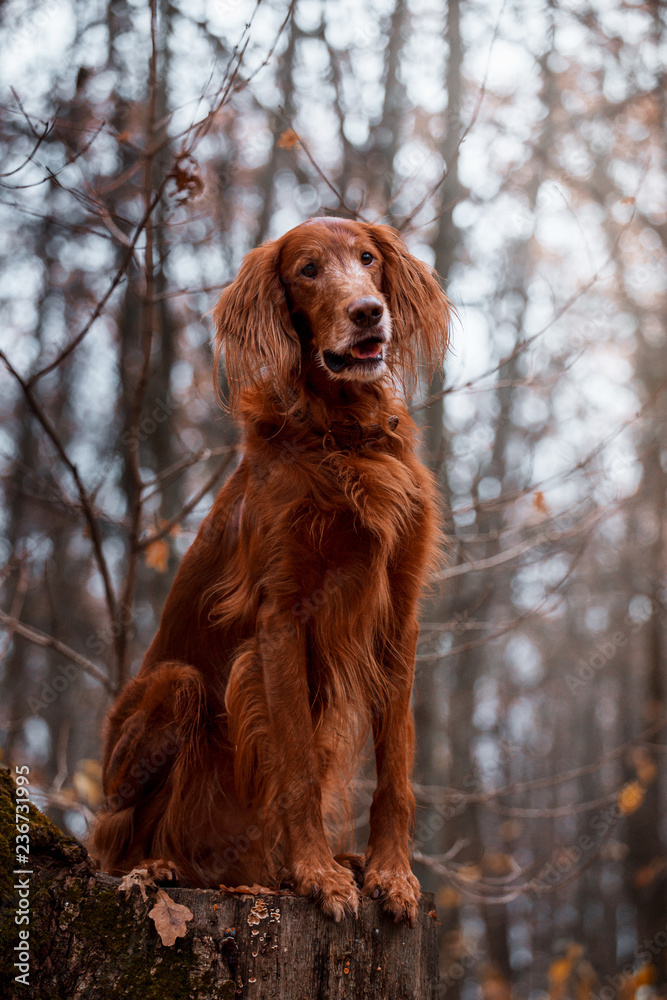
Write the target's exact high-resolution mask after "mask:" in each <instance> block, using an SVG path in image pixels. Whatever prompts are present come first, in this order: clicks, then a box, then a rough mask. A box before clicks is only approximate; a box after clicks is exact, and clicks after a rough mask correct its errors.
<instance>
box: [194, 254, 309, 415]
mask: <svg viewBox="0 0 667 1000" xmlns="http://www.w3.org/2000/svg"><path fill="white" fill-rule="evenodd" d="M213 318H214V321H215V329H216V334H215V339H216V349H215V368H214V371H215V372H216V378H217V372H218V366H219V360H220V355H221V353H222V351H223V350H224V354H225V368H226V371H227V381H228V383H229V400H230V407H231V406H233V404H234V401H235V400H236V399H237V398H238V394H239V392H240V391H241V390H243V389H244V388H247V387H251V386H253V385H260V384H262V385H266V383H267V382H270V383H271V384H272V385H273V386H274V388H275V390H276V392H277V393H278V394H279V396H280V397H281V398H285V397H286V396H287V395H288V392H287V388H288V386H289V385H290V383H291V382H292V381H293V379H294V376H295V375H296V374H297V373H298V371H299V367H300V364H301V346H300V343H299V338H298V336H297V333H296V331H295V329H294V327H293V326H292V321H291V319H290V315H289V310H288V308H287V303H286V301H285V293H284V290H283V287H282V285H281V283H280V277H279V274H278V246H277V243H276V242H275V241H273V242H268V243H263V244H262V245H261V246H260V247H257V248H256V249H255V250H251V251H250V253H249V254H247V255H246V256H245V257H244V259H243V263H242V264H241V267H240V270H239V273H238V275H237V276H236V278H235V280H234V281H233V282H232V284H231V285H229V286H228V287H227V288H225V290H224V291H223V293H222V295H221V296H220V299H219V301H218V304H217V305H216V307H215V309H214V310H213Z"/></svg>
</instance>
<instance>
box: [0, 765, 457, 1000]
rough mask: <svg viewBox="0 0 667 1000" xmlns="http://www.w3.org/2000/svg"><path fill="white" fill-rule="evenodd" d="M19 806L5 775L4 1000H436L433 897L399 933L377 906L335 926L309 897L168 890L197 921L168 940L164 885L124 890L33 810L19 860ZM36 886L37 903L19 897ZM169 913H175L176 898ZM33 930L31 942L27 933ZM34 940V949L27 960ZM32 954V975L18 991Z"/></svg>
mask: <svg viewBox="0 0 667 1000" xmlns="http://www.w3.org/2000/svg"><path fill="white" fill-rule="evenodd" d="M15 803H16V789H15V787H14V785H13V782H12V779H11V777H10V774H9V772H8V771H7V770H2V771H0V866H1V867H0V893H1V900H2V918H1V924H0V945H1V947H0V993H1V995H2V996H3V997H8V998H12V1000H13V998H26V1000H27V998H28V997H30V998H31V1000H32V998H34V1000H111V998H113V1000H120V998H123V997H128V998H132V1000H209V998H210V1000H214V998H215V1000H234V998H243V1000H312V998H317V1000H343V998H346V1000H435V997H436V993H437V960H436V921H435V912H434V909H433V899H432V896H431V895H430V894H425V895H424V898H423V899H422V905H421V908H420V912H419V917H418V919H417V921H416V923H415V927H414V928H413V929H410V928H409V927H408V926H406V925H405V924H394V923H393V921H392V920H390V919H389V918H388V917H386V916H384V915H383V914H382V913H381V910H380V907H379V905H378V904H377V903H374V902H373V901H372V900H368V899H364V900H363V901H362V904H361V907H360V913H359V917H358V919H356V920H355V919H353V918H348V919H346V920H345V921H343V922H342V923H341V924H335V923H333V922H332V921H331V920H329V919H327V918H326V917H324V916H323V915H322V913H321V912H320V911H319V910H318V908H317V906H316V905H315V904H314V903H312V902H311V901H309V900H307V899H303V898H302V897H299V896H294V895H282V894H281V895H272V894H268V893H267V894H259V895H241V894H238V893H230V892H225V891H220V890H214V889H182V888H172V887H171V886H166V887H165V891H166V893H167V895H168V897H169V898H170V900H172V901H173V903H174V904H176V905H177V907H178V906H179V905H180V906H184V907H187V909H188V910H189V911H190V913H191V914H192V918H191V919H190V918H189V917H188V918H187V919H186V920H185V922H184V921H183V911H179V910H178V909H176V911H175V919H174V926H175V927H178V929H179V930H180V931H184V934H183V936H179V937H177V938H176V939H175V941H174V943H173V944H172V945H166V944H163V943H162V940H161V938H160V935H159V934H158V930H157V929H156V924H155V922H154V920H153V919H152V918H151V917H150V916H149V914H150V911H152V910H153V909H154V908H155V907H156V902H157V900H158V890H157V889H154V888H153V889H151V888H148V889H147V891H146V895H147V898H146V899H145V900H144V899H143V898H142V895H141V892H140V890H139V888H138V887H134V888H132V889H131V891H130V892H128V893H127V894H124V893H121V892H119V891H118V887H119V884H120V880H119V879H114V878H111V877H110V876H108V875H103V874H100V873H98V872H95V871H94V869H93V867H92V865H91V863H90V861H89V859H88V856H87V854H86V851H85V849H84V848H83V847H82V845H81V844H79V843H78V842H77V841H76V840H73V839H72V838H69V837H65V836H63V835H62V834H61V833H60V831H59V830H58V829H57V828H56V827H55V826H54V825H53V823H51V822H50V820H48V819H47V818H46V817H45V816H43V815H42V814H41V813H40V812H39V810H38V809H36V808H35V807H34V806H32V805H31V806H30V861H29V864H28V865H27V866H21V865H20V864H18V863H17V861H16V858H17V854H16V852H15V846H16V845H15V836H16V811H15ZM21 867H23V869H24V870H20V869H21ZM15 870H19V874H14V872H15ZM27 872H30V874H27ZM26 884H28V885H29V892H28V893H27V895H26V890H25V889H24V890H23V892H22V893H19V889H18V888H15V887H16V886H17V885H18V886H19V887H20V886H21V885H26ZM26 899H27V902H28V907H27V908H26V903H25V900H26ZM21 900H23V902H21ZM160 905H161V906H162V908H163V910H164V907H165V905H166V907H167V911H169V912H171V910H170V908H171V904H170V903H166V904H165V901H164V897H162V902H161V904H160ZM24 912H27V913H28V915H29V923H26V922H23V923H19V924H17V923H16V918H17V914H18V915H19V916H20V915H21V914H22V913H24ZM179 925H180V926H179ZM20 930H24V931H28V932H29V938H28V939H26V938H25V936H23V937H22V938H20V937H19V931H20ZM26 941H27V947H28V951H27V954H26V952H25V951H21V947H23V948H25V946H26ZM26 957H28V962H27V965H28V966H29V972H28V976H27V980H26V979H24V980H23V981H22V982H17V980H16V977H17V976H19V975H21V969H22V963H21V961H20V960H21V959H25V958H26ZM15 962H16V963H17V965H16V966H15V965H14V963H15ZM23 964H26V963H25V962H24V963H23Z"/></svg>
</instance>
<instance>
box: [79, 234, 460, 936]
mask: <svg viewBox="0 0 667 1000" xmlns="http://www.w3.org/2000/svg"><path fill="white" fill-rule="evenodd" d="M215 320H216V326H217V342H218V355H220V353H223V352H224V357H225V363H226V371H227V377H228V381H229V387H230V405H231V407H232V412H233V413H234V415H235V416H236V418H237V419H238V421H239V422H240V425H241V427H242V430H243V457H242V460H241V462H240V464H239V466H238V468H237V469H236V471H235V472H234V474H233V475H232V476H231V478H230V479H229V481H228V482H227V483H226V485H225V486H224V487H223V489H222V490H221V492H220V494H219V496H218V497H217V499H216V501H215V504H214V506H213V509H212V511H211V513H210V514H209V516H208V517H207V518H206V520H205V521H204V523H203V524H202V526H201V528H200V531H199V533H198V535H197V538H196V540H195V542H194V543H193V545H192V547H191V548H190V550H189V551H188V553H187V555H186V556H185V559H184V561H183V564H182V566H181V568H180V570H179V572H178V574H177V577H176V580H175V582H174V585H173V587H172V590H171V592H170V594H169V597H168V599H167V602H166V605H165V608H164V613H163V615H162V620H161V623H160V628H159V631H158V633H157V635H156V637H155V639H154V641H153V643H152V645H151V647H150V649H149V650H148V653H147V654H146V658H145V660H144V663H143V665H142V668H141V671H140V673H139V675H138V677H137V678H136V679H135V680H133V681H132V682H131V683H130V684H129V685H128V686H127V688H126V689H125V691H124V692H123V693H122V694H121V696H120V698H119V699H118V702H117V703H116V705H115V706H114V708H113V710H112V712H111V714H110V716H109V720H108V725H107V737H106V752H105V760H104V783H105V793H106V796H107V798H106V801H105V804H104V806H103V808H102V810H101V811H100V813H99V815H98V819H97V823H96V826H95V829H94V832H93V836H92V850H93V852H94V853H95V854H96V855H97V856H98V857H99V859H100V863H101V865H102V867H103V868H105V869H107V870H112V871H127V870H128V869H129V868H131V867H132V866H133V865H136V864H138V863H139V862H140V861H142V860H143V859H144V858H157V857H159V858H163V859H166V860H167V861H170V862H173V863H174V864H175V865H176V867H177V869H178V871H179V874H180V876H181V877H182V878H183V879H185V880H187V881H189V882H190V883H191V884H194V885H202V886H211V885H217V884H220V883H224V884H227V885H233V884H241V883H252V882H258V881H271V882H274V883H277V882H279V881H280V880H281V879H287V880H289V881H291V883H292V884H293V885H294V886H295V888H296V889H297V891H298V892H300V893H303V894H314V895H316V896H317V897H318V898H319V899H320V901H321V904H322V906H323V907H324V909H325V911H326V912H328V913H329V914H331V915H332V916H334V917H335V918H336V919H340V918H341V917H342V915H343V913H344V912H345V911H346V910H349V911H354V912H356V907H357V903H358V889H357V887H356V885H355V881H354V876H353V873H352V872H351V870H350V868H349V865H348V863H347V862H344V863H342V864H341V863H339V862H338V861H336V860H335V859H334V857H333V855H332V852H331V848H330V846H329V844H328V842H327V836H326V832H325V828H326V825H327V819H328V817H329V816H331V817H332V818H333V817H334V816H335V813H336V812H337V811H338V812H339V811H340V808H342V806H343V805H344V798H345V794H344V787H343V786H344V784H345V778H346V775H348V774H349V773H351V772H352V771H353V769H354V766H355V763H357V762H358V754H359V751H360V748H361V745H362V744H363V742H364V740H365V738H366V736H367V734H368V732H369V731H370V732H372V735H373V739H374V743H375V753H376V765H377V789H376V792H375V796H374V799H373V804H372V807H371V835H370V841H369V845H368V849H367V852H366V859H365V862H364V864H365V874H364V880H363V889H362V891H363V892H364V893H366V894H370V895H378V894H381V895H382V897H383V900H384V905H385V908H386V909H387V910H388V911H389V912H391V913H392V914H393V915H394V916H395V917H396V919H399V918H401V917H405V918H407V919H408V920H410V922H412V920H413V919H414V916H415V913H416V907H417V900H418V896H419V887H418V884H417V882H416V880H415V879H414V876H413V875H412V873H411V871H410V861H409V828H410V823H411V819H412V814H413V808H414V801H413V797H412V792H411V788H410V770H411V762H412V745H413V726H412V719H411V714H410V692H411V686H412V680H413V670H414V655H415V646H416V641H417V631H418V629H417V618H416V616H417V604H418V600H419V597H420V594H421V592H422V589H423V586H424V582H425V580H426V578H427V576H428V573H429V570H430V568H431V567H432V565H433V564H434V560H435V558H436V553H437V547H438V527H437V514H436V498H435V489H434V484H433V481H432V478H431V476H430V474H429V473H428V472H427V470H426V469H425V467H424V466H423V465H422V464H421V462H420V461H419V459H418V457H417V454H416V444H417V441H416V429H415V426H414V424H413V423H412V420H411V419H410V417H409V415H408V412H407V410H406V408H405V406H404V405H403V403H402V402H401V401H400V400H399V399H398V398H397V394H396V389H395V386H396V383H397V382H401V383H403V384H406V383H407V384H414V383H415V382H416V381H417V379H418V378H419V377H420V365H423V370H424V371H425V372H428V371H429V370H432V369H433V368H434V367H437V365H438V364H440V362H441V360H442V357H443V353H444V350H445V347H446V343H447V334H448V327H449V306H448V302H447V299H446V297H445V295H444V293H443V292H442V291H441V289H440V286H439V283H438V281H437V279H436V277H435V276H434V274H433V273H432V272H431V271H430V269H429V268H427V267H426V266H425V265H424V264H423V263H421V262H420V261H418V260H416V259H415V258H414V257H412V256H411V255H410V254H409V253H408V251H407V249H406V248H405V245H404V244H403V242H402V240H401V238H400V237H399V235H398V234H397V233H396V232H394V230H392V229H389V228H388V227H386V226H370V225H366V224H361V223H356V222H350V221H346V220H342V219H316V220H311V221H310V222H309V223H305V224H303V225H302V226H299V227H297V228H296V229H295V230H292V231H291V232H290V233H288V234H287V235H286V236H284V237H282V239H280V240H276V241H274V242H271V243H267V244H265V245H263V246H261V247H259V248H258V249H256V250H254V251H252V252H251V253H250V254H249V255H248V256H247V257H246V259H245V261H244V262H243V265H242V267H241V269H240V272H239V275H238V277H237V279H236V280H235V281H234V283H233V284H232V285H231V286H229V287H228V288H227V289H226V290H225V291H224V292H223V294H222V296H221V298H220V301H219V303H218V306H217V308H216V310H215Z"/></svg>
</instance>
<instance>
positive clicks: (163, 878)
mask: <svg viewBox="0 0 667 1000" xmlns="http://www.w3.org/2000/svg"><path fill="white" fill-rule="evenodd" d="M138 867H139V868H145V869H146V871H147V874H148V878H151V879H153V881H154V882H178V881H179V877H180V876H179V872H178V868H177V867H176V865H175V864H174V862H173V861H165V860H164V858H149V859H148V860H147V861H142V862H141V864H140V865H138Z"/></svg>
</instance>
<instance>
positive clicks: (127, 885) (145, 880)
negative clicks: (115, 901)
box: [118, 868, 155, 899]
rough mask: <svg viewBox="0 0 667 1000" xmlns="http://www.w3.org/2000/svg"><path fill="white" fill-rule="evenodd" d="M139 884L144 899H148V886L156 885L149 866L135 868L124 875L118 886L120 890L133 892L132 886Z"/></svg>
mask: <svg viewBox="0 0 667 1000" xmlns="http://www.w3.org/2000/svg"><path fill="white" fill-rule="evenodd" d="M135 885H138V886H139V892H140V893H141V898H142V899H147V898H148V897H147V896H146V886H147V885H149V886H151V887H152V888H154V887H155V882H154V881H153V879H152V877H151V876H150V875H149V874H148V868H133V869H132V871H131V872H129V873H128V874H127V875H123V877H122V879H121V880H120V885H119V886H118V891H119V892H131V891H132V887H133V886H135Z"/></svg>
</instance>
